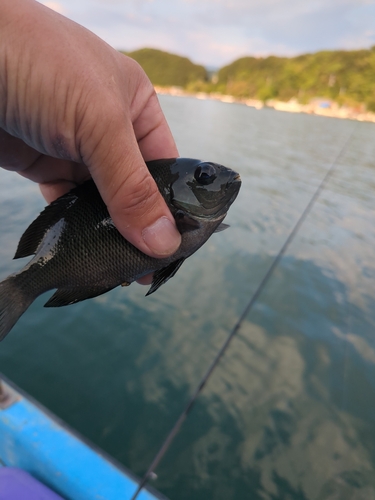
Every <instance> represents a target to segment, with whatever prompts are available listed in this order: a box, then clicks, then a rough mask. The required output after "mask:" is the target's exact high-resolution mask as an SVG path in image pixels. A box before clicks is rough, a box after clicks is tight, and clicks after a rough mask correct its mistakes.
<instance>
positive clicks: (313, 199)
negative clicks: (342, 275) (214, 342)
mask: <svg viewBox="0 0 375 500" xmlns="http://www.w3.org/2000/svg"><path fill="white" fill-rule="evenodd" d="M355 128H356V127H353V130H352V131H351V133H350V134H349V136H348V138H347V139H346V141H345V143H344V145H343V146H342V148H341V150H340V151H339V153H338V154H337V156H336V158H335V159H334V161H333V162H332V164H331V166H330V167H329V169H328V171H327V173H326V175H325V176H324V178H323V180H322V181H321V183H320V184H319V186H318V187H317V189H316V191H315V192H314V194H313V195H312V197H311V199H310V201H309V203H308V204H307V206H306V208H305V209H304V211H303V212H302V214H301V215H300V217H299V219H298V220H297V222H296V224H295V226H294V227H293V229H292V231H291V232H290V234H289V236H288V237H287V239H286V240H285V243H284V245H283V246H282V247H281V249H280V251H279V253H278V254H277V255H276V257H275V259H274V260H273V262H272V264H271V265H270V267H269V268H268V271H267V272H266V274H265V275H264V277H263V279H262V281H261V282H260V284H259V285H258V288H257V289H256V290H255V292H254V294H253V296H252V297H251V299H250V301H249V302H248V304H247V306H246V307H245V309H244V310H243V312H242V314H241V315H240V317H239V318H238V320H237V323H236V324H235V325H234V327H233V328H232V330H231V332H230V334H229V336H228V337H227V339H226V340H225V342H224V344H223V345H222V347H221V348H220V349H219V351H218V353H217V354H216V356H215V358H214V360H213V361H212V363H211V365H210V366H209V368H208V370H207V371H206V373H205V374H204V376H203V377H202V378H201V381H200V382H199V384H198V386H197V387H196V389H195V391H194V393H193V395H192V396H191V398H190V400H189V401H188V403H187V405H186V406H185V408H184V410H183V411H182V413H181V414H180V416H179V417H178V419H177V420H176V423H175V424H174V426H173V427H172V429H171V431H170V432H169V434H168V436H167V437H166V439H165V440H164V442H163V444H162V446H161V447H160V449H159V451H158V452H157V453H156V455H155V457H154V459H153V460H152V462H151V464H150V466H149V468H148V469H147V471H146V473H145V475H144V476H143V478H142V480H141V482H140V483H139V486H138V488H137V490H136V492H135V493H134V495H133V496H132V497H131V500H135V499H136V498H137V496H138V494H139V493H140V491H141V490H142V489H143V487H144V486H145V485H146V483H147V481H148V479H149V478H150V477H151V476H152V475H154V469H156V467H157V466H158V465H159V462H160V461H161V459H162V458H163V456H164V454H165V453H166V451H167V450H168V448H169V446H170V445H171V443H172V441H173V439H174V438H175V436H176V434H177V433H178V431H179V430H180V428H181V426H182V424H183V423H184V421H185V419H186V417H187V416H188V414H189V412H190V410H191V409H192V407H193V405H194V403H195V400H196V399H197V397H198V395H199V393H200V392H201V391H202V389H203V388H204V386H205V385H206V383H207V381H208V379H209V378H210V376H211V374H212V372H213V371H214V369H215V368H216V366H217V365H218V363H219V361H220V359H221V358H222V356H223V355H224V353H225V351H226V350H227V349H228V346H229V344H230V343H231V341H232V340H233V338H234V336H235V335H236V333H237V332H238V330H239V329H240V327H241V325H242V323H243V321H244V320H245V318H246V316H247V315H248V314H249V312H250V310H251V309H252V307H253V305H254V304H255V302H256V301H257V299H258V297H259V295H260V294H261V293H262V291H263V289H264V287H265V286H266V284H267V282H268V281H269V279H270V277H271V275H272V274H273V272H274V270H275V268H276V266H277V265H278V263H279V262H280V260H281V258H282V257H283V255H284V254H285V252H286V250H287V248H288V247H289V245H290V243H291V242H292V240H293V239H294V237H295V236H296V234H297V233H298V231H299V229H300V228H301V226H302V224H303V223H304V221H305V219H306V217H307V216H308V214H309V213H310V212H311V209H312V207H313V206H314V204H315V202H316V200H317V199H318V197H319V196H320V194H321V192H322V191H323V189H324V188H325V186H326V184H327V182H328V180H329V179H330V177H331V176H332V174H333V172H334V170H335V169H336V167H337V164H338V162H339V160H340V158H341V156H342V155H343V153H344V151H345V150H346V148H347V146H348V145H349V143H350V141H351V139H352V137H353V135H354V131H355Z"/></svg>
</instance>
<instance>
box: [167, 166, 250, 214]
mask: <svg viewBox="0 0 375 500" xmlns="http://www.w3.org/2000/svg"><path fill="white" fill-rule="evenodd" d="M170 172H171V182H170V185H169V191H170V193H169V195H170V199H169V203H170V204H171V205H172V206H173V207H175V208H176V209H178V210H182V211H184V212H186V213H188V214H189V215H190V216H193V217H194V218H203V219H217V218H222V217H223V216H225V214H226V213H227V211H228V209H229V207H230V205H231V204H232V203H233V201H234V200H235V199H236V197H237V194H238V192H239V189H240V187H241V180H240V176H239V174H238V173H237V172H235V171H234V170H231V169H230V168H227V167H224V165H220V164H218V163H213V162H207V161H201V160H194V159H190V158H176V160H175V162H174V163H173V164H171V165H170Z"/></svg>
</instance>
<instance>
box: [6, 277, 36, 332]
mask: <svg viewBox="0 0 375 500" xmlns="http://www.w3.org/2000/svg"><path fill="white" fill-rule="evenodd" d="M34 299H35V297H28V296H27V295H25V293H24V292H23V291H22V289H21V288H20V287H19V286H18V284H17V275H14V276H9V278H7V279H5V280H4V281H2V282H1V283H0V341H1V340H3V338H4V337H5V336H6V335H7V334H8V333H9V332H10V330H11V329H12V328H13V326H14V325H15V324H16V323H17V321H18V319H19V317H20V316H21V315H22V314H23V313H24V312H25V311H26V309H27V308H28V307H29V305H30V304H31V303H32V302H33V301H34Z"/></svg>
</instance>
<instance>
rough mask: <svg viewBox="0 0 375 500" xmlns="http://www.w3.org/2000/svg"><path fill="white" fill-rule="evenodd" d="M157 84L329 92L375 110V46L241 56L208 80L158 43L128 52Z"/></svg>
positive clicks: (286, 94)
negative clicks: (353, 49)
mask: <svg viewBox="0 0 375 500" xmlns="http://www.w3.org/2000/svg"><path fill="white" fill-rule="evenodd" d="M128 55H129V56H131V57H133V58H134V59H136V60H137V61H138V62H139V63H140V64H141V66H142V67H143V68H144V70H145V71H146V73H147V74H148V76H149V78H150V79H151V81H152V83H153V84H154V85H159V86H180V87H183V88H185V89H187V90H189V91H192V92H198V91H203V92H218V93H222V94H229V95H232V96H234V97H237V98H255V99H260V100H262V101H266V100H268V99H276V100H280V101H288V100H290V99H293V98H294V99H297V100H298V101H299V102H300V103H302V104H304V103H307V102H309V101H310V100H311V99H313V98H315V97H326V98H329V99H332V100H333V101H336V102H337V103H338V104H340V105H342V104H346V105H348V106H356V105H359V104H365V105H366V107H367V109H368V110H369V111H375V46H374V47H372V48H371V49H368V50H355V51H343V50H337V51H322V52H317V53H315V54H303V55H300V56H297V57H292V58H287V57H276V56H270V57H266V58H255V57H243V58H241V59H238V60H236V61H234V62H233V63H232V64H229V65H228V66H225V67H223V68H221V69H220V70H219V71H218V72H217V74H216V75H214V78H213V79H212V80H211V81H209V78H208V75H207V71H206V70H205V68H204V67H203V66H199V65H196V64H193V63H192V62H191V61H189V59H187V58H185V57H180V56H177V55H173V54H169V53H167V52H162V51H159V50H154V49H141V50H137V51H135V52H130V53H128Z"/></svg>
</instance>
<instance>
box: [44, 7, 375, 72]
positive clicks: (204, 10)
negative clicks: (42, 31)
mask: <svg viewBox="0 0 375 500" xmlns="http://www.w3.org/2000/svg"><path fill="white" fill-rule="evenodd" d="M41 3H44V4H45V5H47V6H48V7H50V8H52V9H54V10H56V11H57V12H60V13H61V14H63V15H65V16H66V17H69V18H70V19H73V20H74V21H76V22H77V23H79V24H82V25H83V26H85V27H86V28H88V29H89V30H91V31H93V32H94V33H96V34H97V35H98V36H99V37H101V38H103V39H104V40H105V41H106V42H107V43H109V44H110V45H112V46H113V47H114V48H116V49H119V50H126V51H131V50H136V49H139V48H143V47H152V48H157V49H161V50H166V51H168V52H172V53H175V54H179V55H182V56H186V57H188V58H189V59H191V60H192V61H193V62H195V63H197V64H203V65H204V66H206V67H216V68H218V67H221V66H224V65H226V64H229V63H231V62H233V61H234V60H236V59H238V58H239V57H243V56H247V55H252V56H256V57H261V56H268V55H271V54H273V55H279V56H294V55H297V54H303V53H306V52H316V51H318V50H325V49H327V50H335V49H346V50H350V49H360V48H369V47H371V46H373V45H375V0H57V1H42V2H41Z"/></svg>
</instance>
